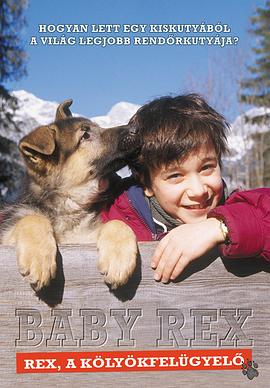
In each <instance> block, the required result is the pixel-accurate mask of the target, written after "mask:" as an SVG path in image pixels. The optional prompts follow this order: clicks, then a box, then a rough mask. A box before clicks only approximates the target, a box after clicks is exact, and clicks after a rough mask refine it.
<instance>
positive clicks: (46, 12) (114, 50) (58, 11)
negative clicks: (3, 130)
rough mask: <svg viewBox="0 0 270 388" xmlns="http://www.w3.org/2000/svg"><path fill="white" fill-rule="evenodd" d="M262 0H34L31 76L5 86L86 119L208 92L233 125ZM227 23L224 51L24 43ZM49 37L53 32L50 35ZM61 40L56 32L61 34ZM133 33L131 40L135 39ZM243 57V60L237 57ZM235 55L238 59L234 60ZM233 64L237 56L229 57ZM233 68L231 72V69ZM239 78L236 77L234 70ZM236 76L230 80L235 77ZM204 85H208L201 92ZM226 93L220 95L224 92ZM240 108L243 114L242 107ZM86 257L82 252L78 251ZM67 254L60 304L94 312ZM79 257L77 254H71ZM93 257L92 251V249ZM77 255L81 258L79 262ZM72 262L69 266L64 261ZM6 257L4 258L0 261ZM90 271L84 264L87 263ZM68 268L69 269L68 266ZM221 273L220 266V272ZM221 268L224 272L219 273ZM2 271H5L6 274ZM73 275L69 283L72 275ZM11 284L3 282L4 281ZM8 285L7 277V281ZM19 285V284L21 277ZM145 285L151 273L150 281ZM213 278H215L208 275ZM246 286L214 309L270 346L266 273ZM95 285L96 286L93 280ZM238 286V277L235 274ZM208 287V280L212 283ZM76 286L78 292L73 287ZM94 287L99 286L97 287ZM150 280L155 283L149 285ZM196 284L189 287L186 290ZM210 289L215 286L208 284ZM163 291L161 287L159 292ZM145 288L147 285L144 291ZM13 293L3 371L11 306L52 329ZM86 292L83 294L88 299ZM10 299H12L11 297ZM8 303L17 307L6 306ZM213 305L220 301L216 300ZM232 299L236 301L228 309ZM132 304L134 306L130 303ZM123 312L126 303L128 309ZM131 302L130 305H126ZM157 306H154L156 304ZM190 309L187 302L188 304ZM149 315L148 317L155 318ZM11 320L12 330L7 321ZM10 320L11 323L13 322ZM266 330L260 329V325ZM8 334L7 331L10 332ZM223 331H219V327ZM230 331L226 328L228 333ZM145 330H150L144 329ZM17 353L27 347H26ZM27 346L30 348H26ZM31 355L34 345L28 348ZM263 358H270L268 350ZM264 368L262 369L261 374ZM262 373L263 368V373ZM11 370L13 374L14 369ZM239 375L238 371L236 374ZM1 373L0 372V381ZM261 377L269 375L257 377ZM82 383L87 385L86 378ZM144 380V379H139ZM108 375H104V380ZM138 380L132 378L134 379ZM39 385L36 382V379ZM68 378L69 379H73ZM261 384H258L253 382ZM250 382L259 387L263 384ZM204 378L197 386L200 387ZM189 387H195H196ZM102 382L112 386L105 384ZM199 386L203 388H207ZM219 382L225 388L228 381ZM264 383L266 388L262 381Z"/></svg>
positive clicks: (188, 382)
mask: <svg viewBox="0 0 270 388" xmlns="http://www.w3.org/2000/svg"><path fill="white" fill-rule="evenodd" d="M263 4H264V1H260V0H245V1H240V0H238V1H235V0H227V1H226V2H225V1H223V2H217V1H213V0H205V1H203V2H202V1H199V0H196V1H195V0H193V1H176V0H175V1H173V0H169V1H161V0H158V1H154V0H144V1H142V0H138V1H123V0H121V1H117V0H114V1H112V0H107V1H105V0H100V1H95V0H94V1H93V0H90V1H86V0H77V1H76V2H67V1H64V0H58V1H51V0H47V1H43V2H40V1H38V0H32V1H30V2H29V9H28V11H27V15H26V16H27V21H28V26H27V27H26V28H25V29H24V31H23V32H22V39H23V40H24V41H25V47H26V52H27V54H28V76H27V77H25V78H24V79H22V80H20V81H19V82H13V83H10V84H7V86H8V87H9V88H10V89H13V90H18V89H25V90H26V91H28V92H30V93H33V94H35V95H36V96H38V97H40V98H42V99H44V100H49V101H58V102H60V101H62V100H64V99H66V98H69V97H72V98H73V99H74V107H73V109H74V111H76V112H79V113H81V114H83V115H85V116H88V117H92V116H98V115H104V114H106V113H107V112H108V111H109V109H110V108H111V107H112V106H113V105H114V104H115V103H117V102H119V101H128V102H131V103H134V104H138V105H141V104H143V103H145V102H146V101H148V100H150V99H152V98H155V97H158V96H161V95H165V94H171V93H182V92H192V91H199V92H201V93H203V94H204V95H205V97H206V98H207V99H208V100H209V102H210V103H211V104H213V105H214V106H215V107H216V108H217V109H219V110H220V111H222V112H223V113H224V114H225V116H227V117H228V119H229V120H230V121H233V120H234V119H235V117H236V115H237V114H238V113H239V111H238V108H239V105H238V103H237V100H236V91H237V83H236V79H235V78H231V77H233V75H234V74H236V69H237V68H238V67H239V66H237V64H238V65H239V62H238V59H239V57H240V58H241V59H242V60H243V61H241V64H242V62H244V63H245V62H246V61H249V60H250V59H252V58H251V57H250V55H251V54H250V52H249V49H250V43H251V42H250V41H251V38H250V36H249V35H248V34H247V29H248V17H249V16H251V15H252V12H253V11H254V10H255V8H256V7H257V6H259V5H263ZM219 22H220V23H222V24H228V25H229V26H230V28H231V34H232V35H233V36H236V37H239V41H238V43H237V44H236V45H234V46H228V47H224V48H220V47H212V46H181V47H179V46H164V47H163V46H143V47H141V46H136V47H135V46H133V45H130V46H128V47H126V46H113V47H104V48H102V47H91V46H88V47H79V46H77V45H76V46H72V47H70V46H58V45H52V46H50V45H49V46H44V45H40V44H39V45H37V46H30V45H29V42H30V39H31V37H32V36H37V37H39V35H40V34H39V33H38V25H39V24H47V25H51V24H54V25H57V24H89V25H91V24H97V25H100V24H106V25H108V24H121V25H123V24H148V25H149V24H192V23H194V24H200V23H205V24H216V23H219ZM49 35H52V34H48V36H49ZM59 35H60V36H61V33H60V34H59ZM133 35H134V34H133ZM239 53H240V54H239ZM234 56H235V57H234ZM230 58H236V63H235V62H234V60H232V62H230V61H231V59H230ZM228 63H230V65H231V66H227V64H228ZM237 75H239V73H237ZM232 80H233V81H232ZM206 86H207V87H206ZM221 90H222V93H223V94H222V95H221V96H220V98H217V96H218V95H219V93H220V91H221ZM224 100H227V101H229V104H224ZM242 109H243V108H241V110H242ZM80 254H81V255H82V253H80ZM72 255H75V251H72V252H71V253H70V252H67V253H66V265H67V263H69V264H70V269H69V273H68V271H66V273H65V275H66V283H67V284H68V283H69V276H70V279H71V280H70V283H69V284H72V285H73V287H74V288H73V289H68V290H66V291H65V292H66V293H65V298H66V301H65V304H64V305H63V307H64V308H70V307H71V306H72V307H75V308H76V307H77V308H78V307H79V308H81V307H89V306H91V307H100V305H99V303H98V300H96V301H95V302H93V301H92V295H90V291H89V295H88V293H87V291H85V288H83V289H82V290H80V291H81V294H80V299H78V298H77V299H76V298H74V295H75V296H76V292H77V285H76V284H75V281H74V277H72V276H73V275H76V276H77V275H78V273H77V272H76V270H77V269H76V270H75V269H74V268H72V266H71V263H73V261H72V260H71V259H72ZM76 255H77V253H76ZM92 255H94V254H93V252H92ZM5 257H12V255H11V253H10V252H7V251H4V253H3V255H2V258H3V259H4V258H5ZM80 259H81V257H80ZM68 260H70V261H68ZM88 260H89V256H88V252H84V263H88ZM11 262H12V263H14V265H13V272H12V265H10V267H9V271H10V273H11V272H12V273H13V274H15V272H14V271H15V257H14V256H13V261H11ZM4 263H5V260H3V265H4ZM85 265H86V264H85ZM67 267H68V265H67ZM85 268H86V266H85V267H83V269H82V268H81V269H80V271H81V273H80V276H81V277H80V279H82V282H81V283H82V284H87V282H88V281H89V282H90V280H88V278H87V276H85V277H83V276H84V275H83V272H84V269H85ZM220 268H221V267H219V266H217V271H213V272H212V273H211V275H214V273H218V272H219V270H220ZM222 268H223V267H222ZM7 273H8V272H7ZM16 276H17V272H16V275H14V278H15V280H14V283H13V284H14V285H15V288H16V284H18V283H17V282H19V281H21V279H20V278H19V275H18V276H17V278H16ZM76 276H75V277H76ZM8 278H9V277H8ZM9 279H10V278H9ZM19 279H20V280H19ZM149 279H150V276H149ZM211 279H214V276H212V277H211ZM228 279H229V280H228V282H227V283H226V286H227V287H229V283H230V282H231V284H233V280H232V278H228ZM245 279H246V283H241V282H240V280H241V279H240V280H239V279H237V281H238V280H239V283H238V285H240V284H244V287H243V288H242V289H241V292H242V297H243V299H244V300H245V302H243V299H241V301H240V300H238V301H237V304H236V302H235V300H236V296H237V295H236V294H234V292H236V291H235V290H236V289H237V285H236V286H235V287H236V288H235V289H233V293H232V296H230V294H228V291H227V289H226V287H225V289H222V293H221V294H222V295H226V303H225V301H223V302H221V301H219V302H218V303H219V304H222V303H223V304H222V305H220V306H216V307H223V308H229V307H232V308H238V307H239V306H240V307H246V308H251V307H252V308H253V307H254V316H255V317H256V319H257V317H259V319H258V321H256V323H257V327H260V329H261V328H262V330H261V332H259V334H258V339H259V344H260V345H262V343H263V344H264V345H263V346H266V345H267V343H269V338H268V337H265V333H266V331H265V328H264V326H263V325H266V324H267V322H269V319H268V318H269V313H268V311H269V309H268V310H267V303H266V301H264V302H265V304H264V306H263V308H262V304H263V301H262V303H260V301H259V297H260V296H259V291H260V292H261V293H263V292H265V291H266V292H267V291H268V288H267V283H266V281H267V279H266V276H261V277H260V275H259V278H258V283H256V286H257V287H258V289H259V291H258V290H257V291H256V289H255V286H254V284H252V283H253V282H252V279H249V278H245ZM91 280H92V281H93V282H97V280H96V279H95V278H94V279H91ZM222 280H223V279H221V278H218V279H217V281H216V284H215V287H217V288H218V282H221V281H222ZM234 280H235V278H234ZM208 281H209V279H208ZM101 283H102V279H100V280H99V283H98V287H99V298H100V299H102V298H104V295H106V297H107V298H108V300H109V302H108V303H107V304H108V306H111V304H110V303H115V302H112V300H113V301H114V299H112V298H111V296H107V293H108V290H107V288H105V287H104V285H102V286H101ZM74 284H75V286H74ZM95 284H96V283H95ZM151 284H152V283H151ZM191 285H192V284H191ZM212 286H213V284H212ZM156 287H157V288H155V289H151V296H153V295H154V296H155V299H154V300H155V303H159V301H160V300H162V301H163V302H162V303H164V304H166V303H167V298H168V294H169V295H170V296H171V297H173V294H174V289H170V288H167V289H166V288H163V286H162V285H161V286H156ZM159 287H161V289H160V288H159ZM247 289H248V290H249V292H250V295H252V297H253V299H248V298H247V299H245V298H246V294H245V291H246V290H247ZM146 291H148V289H146ZM146 291H144V290H142V291H141V292H142V294H141V296H140V298H141V299H140V301H141V302H142V301H143V300H146V299H147V298H148V296H149V293H147V292H146ZM180 291H181V292H180V293H182V295H184V296H188V298H187V300H188V301H189V302H190V303H192V301H193V300H194V289H192V287H189V284H187V288H185V289H183V288H181V290H180ZM17 292H18V293H17V294H16V293H15V294H14V293H13V291H12V287H11V286H8V285H6V283H5V282H4V280H3V282H2V295H3V298H2V306H1V308H2V311H3V314H2V317H3V319H4V325H3V328H4V329H3V331H2V333H1V338H2V344H3V343H6V341H7V339H8V340H9V343H11V341H13V342H12V346H13V349H12V360H11V358H10V353H8V352H7V349H6V348H5V347H4V346H2V347H1V359H2V360H4V362H3V364H2V365H3V366H5V365H8V368H9V369H10V370H11V371H12V370H13V371H15V351H17V350H18V349H16V348H15V346H14V338H15V337H16V336H17V335H18V328H17V319H15V316H14V308H17V307H20V308H26V307H30V306H31V307H33V306H35V307H37V308H40V310H41V311H42V312H43V313H44V316H45V325H46V320H47V321H48V322H49V324H48V332H49V328H50V324H51V321H50V309H49V308H48V307H47V306H45V305H44V303H43V302H40V301H37V300H36V299H35V298H34V297H33V295H32V293H31V291H29V286H28V285H25V286H23V287H22V288H20V290H19V291H17ZM211 292H212V293H211V295H210V297H209V295H204V296H205V297H206V299H207V300H205V299H204V300H203V301H201V300H199V302H198V303H196V307H198V306H204V307H205V308H209V305H208V304H207V303H208V302H209V304H211V303H212V302H214V301H215V298H216V293H215V288H214V287H212V288H211ZM85 293H86V295H85ZM199 293H200V287H199V288H198V294H199ZM11 294H12V297H11ZM11 300H12V303H13V304H11V305H10V304H9V301H11ZM217 300H218V298H217ZM233 302H235V303H233ZM132 303H133V307H137V306H136V301H133V302H132ZM134 303H135V305H134ZM120 306H122V304H121V303H120V302H119V304H117V305H114V306H113V307H118V308H120ZM125 306H126V305H125ZM131 306H132V305H131ZM154 306H156V305H155V304H154ZM174 306H177V302H176V300H174V303H172V305H171V307H174ZM190 307H194V306H192V304H189V305H188V307H186V308H190ZM151 319H152V317H150V318H149V321H151ZM11 323H12V324H11ZM13 323H14V325H13ZM260 325H262V326H260ZM11 328H12V330H13V329H14V331H12V335H10V332H11ZM222 329H224V328H223V327H222ZM224 330H226V328H225V329H224ZM149 331H150V329H149ZM249 332H250V335H251V336H252V333H253V321H252V325H251V327H249ZM22 350H23V349H22ZM28 350H29V349H28ZM33 350H35V349H33ZM263 350H264V353H263V351H262V354H264V357H265V355H266V353H265V348H263ZM268 355H269V354H268ZM257 361H258V362H259V363H260V367H261V368H262V364H261V363H262V362H264V361H265V359H263V358H260V359H259V360H257ZM267 368H268V364H267V365H266V367H265V370H266V371H267ZM260 370H261V369H260ZM14 373H15V372H14ZM234 373H235V374H233V375H230V377H231V378H233V379H234V378H235V381H237V384H238V385H237V386H241V385H243V386H244V384H246V380H245V379H244V378H243V376H241V375H240V373H239V372H238V371H237V372H234ZM236 373H238V374H236ZM3 376H4V377H6V375H5V374H2V378H3ZM262 376H264V379H266V376H267V375H266V374H262ZM75 377H76V376H75ZM82 377H83V381H84V382H85V381H86V380H87V379H89V380H90V378H89V377H88V376H87V378H86V377H85V376H80V378H82ZM144 377H145V379H144ZM213 377H214V378H216V379H217V381H219V382H221V381H222V383H223V384H226V379H227V380H228V381H229V379H230V377H228V378H227V376H222V379H221V375H219V374H218V373H217V374H216V373H215V374H213V375H211V376H210V375H207V374H201V375H200V379H199V380H200V381H198V384H197V381H196V376H195V375H190V374H188V373H187V374H186V375H182V376H181V378H180V376H179V375H175V379H174V377H172V376H170V386H178V385H179V383H180V382H182V383H185V386H196V384H197V385H198V386H208V385H209V382H210V383H211V382H212V381H213V380H212V378H213ZM13 378H14V379H15V381H16V383H15V386H16V384H17V386H19V385H20V386H23V384H26V385H25V386H29V383H30V382H31V381H33V379H32V380H31V379H29V380H26V379H25V378H24V377H20V378H18V377H17V376H15V375H11V376H10V375H9V377H7V378H6V380H5V381H7V384H6V386H9V385H8V384H10V386H14V380H13ZM106 379H108V377H107V376H106ZM113 379H114V380H113V382H114V383H117V384H118V385H119V381H120V385H119V386H121V382H122V383H123V385H125V386H128V384H129V385H130V386H136V384H138V382H137V381H138V380H141V381H143V380H146V381H147V384H149V385H150V383H151V382H152V380H153V379H155V382H156V386H158V384H159V382H162V384H163V385H164V386H166V381H167V377H166V376H165V375H158V374H157V375H156V376H152V375H149V374H147V375H141V376H140V377H138V380H136V379H135V378H134V382H132V381H131V382H130V380H131V379H130V377H129V376H123V375H122V376H119V375H117V376H114V378H113ZM76 380H79V378H77V379H76V378H74V379H73V380H72V386H76ZM135 380H136V381H135ZM38 381H39V382H40V378H39V379H37V380H36V382H38ZM69 381H71V380H69ZM69 381H67V378H64V377H62V378H58V380H57V384H61V385H62V386H65V385H66V386H70V385H69V384H70V383H69ZM95 381H98V384H97V386H101V387H102V386H104V385H103V384H104V376H96V377H94V378H92V380H91V383H95ZM258 381H259V380H258ZM258 381H256V386H259V383H258ZM202 382H203V383H202ZM193 383H194V385H193ZM50 384H51V381H50V379H49V377H46V376H45V378H44V380H43V381H42V386H46V385H47V386H51V385H50ZM106 384H108V381H107V383H106ZM203 384H204V385H203ZM224 386H225V385H224ZM262 386H265V385H264V383H263V385H262Z"/></svg>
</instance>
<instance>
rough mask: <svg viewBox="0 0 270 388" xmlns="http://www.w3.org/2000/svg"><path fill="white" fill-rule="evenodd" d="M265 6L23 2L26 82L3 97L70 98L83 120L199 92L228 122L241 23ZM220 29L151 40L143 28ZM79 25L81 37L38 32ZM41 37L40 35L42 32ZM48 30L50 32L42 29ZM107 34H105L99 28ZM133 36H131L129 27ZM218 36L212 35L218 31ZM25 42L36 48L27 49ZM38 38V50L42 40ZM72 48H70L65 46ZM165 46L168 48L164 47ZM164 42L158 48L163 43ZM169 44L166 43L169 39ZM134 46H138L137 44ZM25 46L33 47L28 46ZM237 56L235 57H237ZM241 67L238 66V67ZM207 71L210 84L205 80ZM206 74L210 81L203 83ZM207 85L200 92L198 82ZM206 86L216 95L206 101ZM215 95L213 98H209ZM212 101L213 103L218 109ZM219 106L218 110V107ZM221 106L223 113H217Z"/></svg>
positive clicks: (167, 0) (243, 39)
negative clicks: (203, 40) (216, 41)
mask: <svg viewBox="0 0 270 388" xmlns="http://www.w3.org/2000/svg"><path fill="white" fill-rule="evenodd" d="M264 4H265V0H226V1H225V0H224V1H218V0H185V1H183V0H74V1H67V0H43V1H39V0H29V6H28V9H27V11H26V19H27V27H26V28H24V30H23V31H22V32H21V38H22V41H23V43H24V46H25V51H26V54H27V73H28V74H27V76H25V77H24V78H22V79H21V80H19V81H16V82H15V81H13V82H8V83H6V84H5V86H6V87H7V88H8V89H10V90H20V89H24V90H26V91H28V92H30V93H33V94H34V95H36V96H37V97H39V98H42V99H45V100H50V101H57V102H60V101H63V100H65V99H67V98H73V100H74V103H73V110H74V111H76V112H79V113H80V114H82V115H85V116H87V117H93V116H98V115H104V114H106V113H107V112H108V111H109V110H110V109H111V107H112V106H113V105H114V104H116V103H117V102H120V101H127V102H130V103H134V104H139V105H142V104H144V103H146V102H147V101H150V100H151V99H153V98H156V97H159V96H162V95H168V94H180V93H186V92H197V91H198V92H200V93H202V89H204V90H205V91H204V94H205V97H206V98H208V99H209V101H210V102H212V104H213V105H214V106H215V107H218V108H219V109H224V111H226V112H222V113H226V114H227V115H228V116H229V119H230V120H232V119H233V118H234V117H233V116H235V115H236V114H237V108H236V87H237V86H236V81H235V77H234V76H232V74H233V75H235V74H236V73H237V72H238V71H239V66H238V65H237V64H236V67H234V66H235V62H239V59H237V60H234V66H233V65H232V62H233V60H231V59H229V58H231V57H233V56H235V57H237V58H239V56H240V59H241V66H245V63H248V61H250V60H252V57H251V56H250V52H251V46H252V44H253V45H254V40H252V39H253V38H252V36H251V35H250V34H249V33H248V28H249V18H250V16H252V15H253V14H254V12H255V10H256V8H257V7H258V6H263V5H264ZM218 23H220V24H221V25H222V26H223V25H228V26H229V28H230V32H224V31H221V32H214V33H208V34H206V33H203V32H194V31H193V33H190V32H189V33H188V32H186V33H183V32H182V33H181V32H180V33H177V32H176V33H175V32H174V33H153V32H152V33H151V32H150V31H149V29H150V27H149V26H150V25H151V24H154V25H157V24H159V25H168V24H173V25H187V24H195V25H200V26H202V25H203V24H204V25H209V24H213V25H217V24H218ZM45 24H46V25H47V26H48V25H51V26H52V25H62V24H64V25H76V24H77V25H81V24H83V25H87V26H88V31H87V33H79V32H74V31H70V32H68V31H67V28H65V31H64V32H59V33H57V32H46V33H45V32H39V25H45ZM109 24H114V25H115V24H116V25H120V27H119V29H120V30H119V31H118V32H117V31H114V32H108V31H107V32H101V31H99V32H94V31H92V25H96V26H98V27H97V28H101V25H109ZM131 24H133V25H146V27H145V32H144V33H143V32H141V33H139V32H136V31H134V32H131V33H129V32H123V29H124V27H123V26H124V25H131ZM46 28H47V29H48V27H46ZM50 28H53V27H50ZM105 28H108V27H105ZM133 28H136V26H135V27H133ZM218 31H219V30H218ZM169 36H170V37H171V38H172V37H173V38H174V39H175V37H181V38H183V37H184V36H185V37H188V38H190V37H191V36H193V37H206V36H208V37H212V38H216V37H217V36H218V37H219V38H222V37H223V38H225V39H227V38H228V37H231V39H232V40H231V41H232V42H233V44H231V45H226V46H225V47H220V46H219V45H216V46H215V45H202V44H198V45H176V44H165V45H149V44H148V45H141V44H138V45H135V44H134V39H135V38H137V39H139V38H141V39H142V38H143V37H144V38H145V37H163V38H165V39H167V38H168V37H169ZM32 37H35V38H36V42H37V43H38V44H32V45H31V44H30V42H31V39H32ZM46 37H47V38H48V37H54V38H56V39H58V41H59V40H60V38H62V39H63V38H65V39H67V38H70V37H72V38H73V39H75V42H76V44H74V45H73V44H70V45H68V44H66V45H58V44H55V45H48V44H44V42H45V43H47V42H48V40H47V41H46V40H44V38H46ZM87 37H88V38H89V37H90V38H91V39H93V38H94V37H102V38H104V37H105V38H111V39H112V38H116V37H118V38H119V37H126V38H127V37H129V38H130V42H131V43H130V45H111V46H109V45H106V47H101V46H100V45H97V44H96V45H79V44H78V42H79V39H80V38H82V39H84V41H85V39H87ZM42 38H43V43H42V40H41V39H42ZM70 41H71V42H72V40H70ZM167 41H168V42H169V40H167ZM167 41H166V42H167ZM171 41H172V39H171ZM140 42H141V41H140ZM32 43H33V40H32ZM239 53H240V54H239ZM243 63H244V65H243ZM209 69H211V71H210V76H209V75H208V76H207V74H209ZM211 74H212V75H211ZM207 77H208V87H207V88H205V87H204V85H205V79H206V78H207ZM209 77H210V79H211V82H209ZM209 83H212V84H214V85H215V86H214V87H216V88H217V89H220V90H221V89H222V94H223V95H222V98H220V99H218V98H217V97H216V96H215V97H213V95H211V93H212V92H211V90H212V89H211V87H209ZM215 93H216V95H217V94H220V91H219V90H218V91H216V92H215ZM218 100H219V102H218ZM221 100H224V101H226V104H225V103H224V101H223V103H221ZM225 105H226V106H225Z"/></svg>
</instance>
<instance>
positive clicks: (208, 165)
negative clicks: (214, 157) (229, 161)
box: [202, 164, 216, 171]
mask: <svg viewBox="0 0 270 388" xmlns="http://www.w3.org/2000/svg"><path fill="white" fill-rule="evenodd" d="M215 167H216V165H214V164H205V165H204V166H203V167H202V171H212V170H213V169H214V168H215Z"/></svg>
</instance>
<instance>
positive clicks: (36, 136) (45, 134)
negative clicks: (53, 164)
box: [19, 126, 55, 163]
mask: <svg viewBox="0 0 270 388" xmlns="http://www.w3.org/2000/svg"><path fill="white" fill-rule="evenodd" d="M19 149H20V151H21V152H22V154H23V155H24V156H26V157H27V158H29V160H31V161H32V162H33V163H36V162H38V160H39V159H41V158H42V156H49V155H52V153H53V151H54V150H55V130H54V129H53V128H52V127H48V126H42V127H38V128H37V129H35V130H34V131H32V132H31V133H29V135H26V136H24V137H23V138H22V140H21V141H20V143H19Z"/></svg>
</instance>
